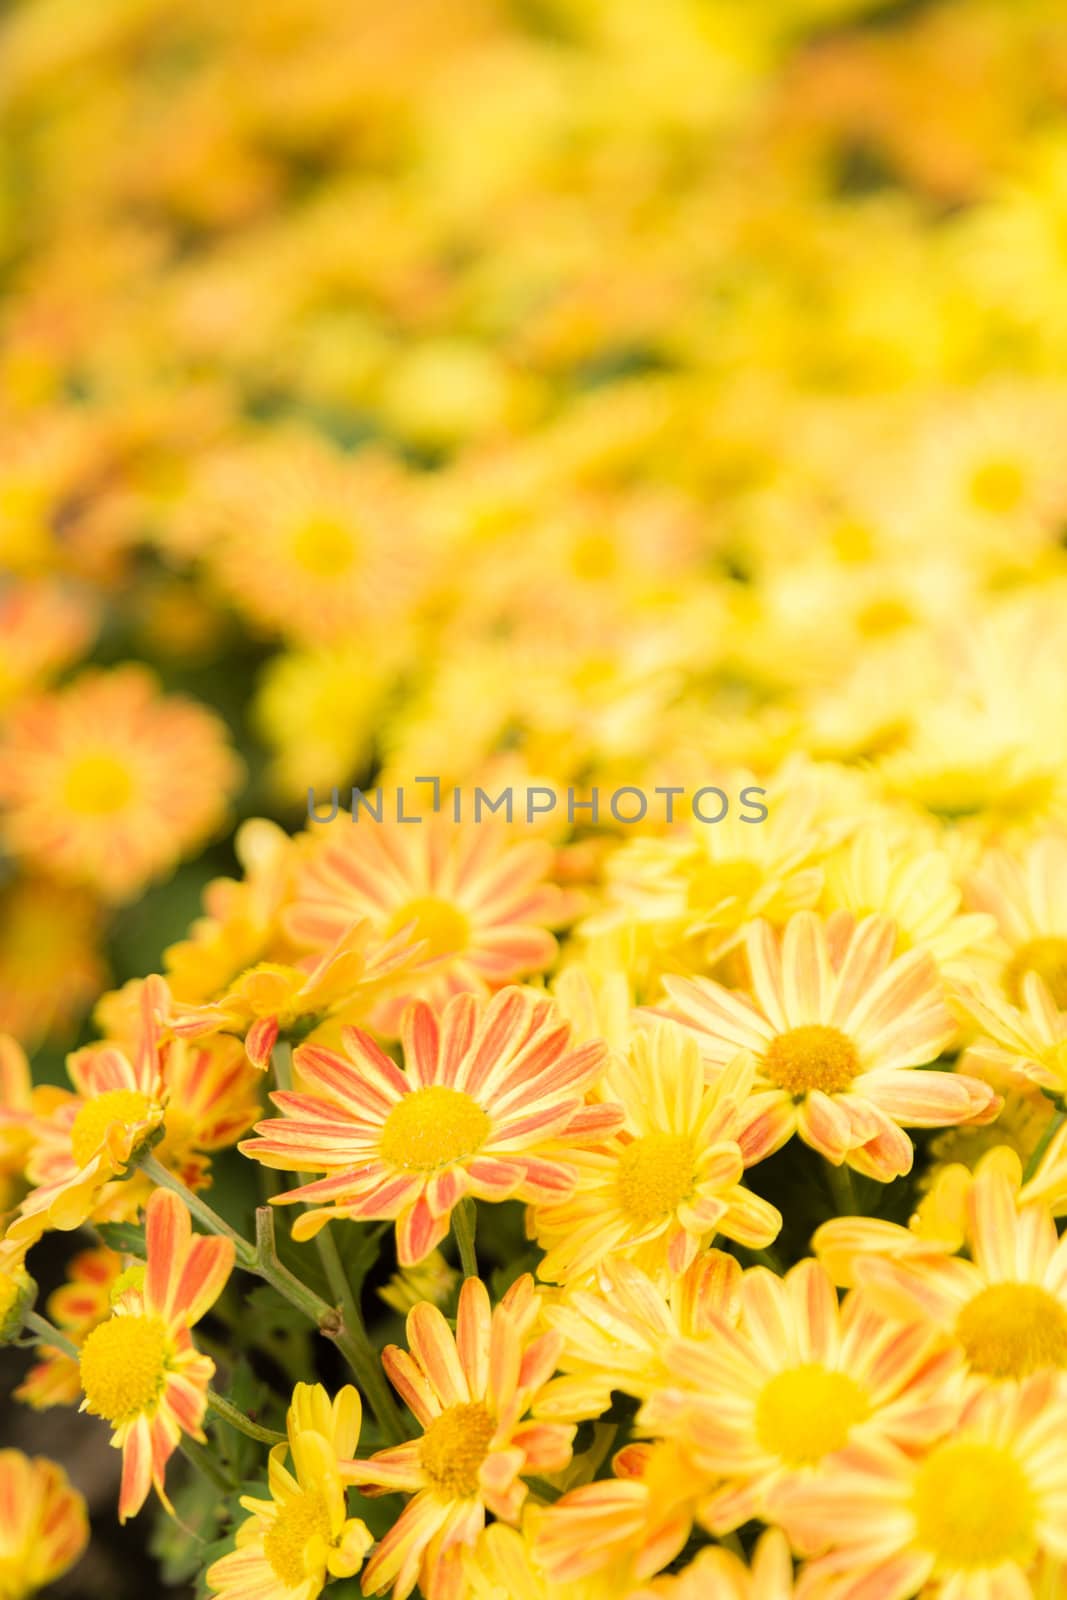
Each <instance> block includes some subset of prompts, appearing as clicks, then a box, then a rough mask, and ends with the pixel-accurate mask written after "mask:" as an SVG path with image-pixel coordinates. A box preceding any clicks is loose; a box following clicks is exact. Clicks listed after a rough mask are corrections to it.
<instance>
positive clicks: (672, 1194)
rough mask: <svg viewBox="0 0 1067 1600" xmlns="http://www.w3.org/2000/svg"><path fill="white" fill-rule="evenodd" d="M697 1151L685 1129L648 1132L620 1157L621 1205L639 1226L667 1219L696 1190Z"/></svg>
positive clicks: (631, 1219)
mask: <svg viewBox="0 0 1067 1600" xmlns="http://www.w3.org/2000/svg"><path fill="white" fill-rule="evenodd" d="M695 1159H696V1151H695V1149H694V1147H693V1141H692V1139H689V1138H687V1137H686V1135H685V1134H684V1133H646V1134H645V1135H644V1136H643V1137H642V1138H640V1139H635V1140H634V1141H633V1143H632V1144H628V1145H627V1146H626V1148H625V1150H623V1152H622V1154H621V1156H620V1157H619V1178H618V1184H619V1205H620V1207H621V1208H622V1211H623V1212H624V1214H625V1216H626V1217H627V1219H628V1220H629V1221H630V1222H634V1223H636V1224H637V1225H638V1227H642V1228H643V1227H647V1226H648V1224H649V1223H652V1222H661V1221H665V1220H666V1218H667V1217H669V1216H671V1214H672V1213H673V1212H674V1211H676V1210H677V1208H678V1207H679V1206H680V1205H681V1203H682V1201H683V1200H686V1199H688V1198H689V1196H690V1194H691V1193H692V1190H693V1178H694V1166H695Z"/></svg>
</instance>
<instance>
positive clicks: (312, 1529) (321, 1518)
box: [263, 1489, 330, 1589]
mask: <svg viewBox="0 0 1067 1600" xmlns="http://www.w3.org/2000/svg"><path fill="white" fill-rule="evenodd" d="M315 1538H321V1539H322V1540H324V1541H325V1543H327V1544H329V1542H330V1512H329V1508H328V1507H327V1505H326V1496H325V1495H324V1494H322V1493H321V1491H319V1490H316V1489H309V1490H307V1491H305V1493H303V1494H298V1495H294V1496H293V1497H292V1499H291V1500H286V1501H285V1502H284V1504H283V1505H282V1506H281V1507H280V1508H279V1511H278V1515H277V1516H276V1517H275V1519H274V1521H273V1523H272V1524H271V1526H270V1528H269V1529H268V1530H267V1532H266V1533H265V1534H264V1535H263V1554H264V1555H265V1556H266V1558H267V1560H268V1561H269V1562H270V1565H271V1567H272V1569H273V1571H274V1575H275V1577H276V1578H278V1579H279V1580H280V1581H281V1582H282V1583H284V1584H286V1585H287V1587H288V1588H290V1589H296V1588H298V1587H299V1585H300V1584H302V1583H303V1582H304V1579H305V1578H306V1577H307V1576H308V1572H307V1569H306V1567H305V1565H304V1554H305V1551H306V1550H307V1547H308V1545H309V1544H310V1542H311V1540H312V1539H315Z"/></svg>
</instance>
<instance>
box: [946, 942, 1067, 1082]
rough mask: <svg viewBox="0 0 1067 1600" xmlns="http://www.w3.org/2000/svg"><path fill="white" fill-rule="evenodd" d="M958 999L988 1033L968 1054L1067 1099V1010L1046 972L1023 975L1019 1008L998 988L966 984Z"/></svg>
mask: <svg viewBox="0 0 1067 1600" xmlns="http://www.w3.org/2000/svg"><path fill="white" fill-rule="evenodd" d="M953 997H954V999H955V1001H956V1002H957V1004H958V1005H959V1006H960V1007H961V1009H962V1010H963V1011H965V1012H966V1013H967V1015H968V1016H969V1017H971V1018H972V1019H973V1020H974V1021H975V1022H976V1023H977V1024H978V1027H979V1028H980V1029H981V1030H982V1036H981V1037H980V1038H979V1039H977V1040H976V1041H975V1043H974V1044H972V1045H971V1047H970V1050H969V1052H968V1054H969V1055H970V1056H971V1057H972V1058H973V1059H974V1060H975V1061H978V1062H982V1063H986V1064H988V1065H989V1066H990V1067H992V1068H993V1069H994V1071H997V1070H999V1071H1007V1072H1009V1073H1010V1072H1018V1073H1022V1074H1023V1075H1024V1076H1025V1077H1026V1078H1029V1079H1030V1081H1031V1082H1032V1083H1036V1084H1037V1086H1038V1087H1039V1088H1040V1089H1049V1090H1051V1091H1052V1092H1053V1094H1058V1095H1063V1094H1067V1011H1061V1010H1060V1009H1059V1007H1058V1006H1057V1005H1056V1002H1055V1000H1054V999H1053V997H1052V994H1051V992H1050V991H1049V988H1048V985H1047V984H1046V983H1045V980H1044V978H1043V977H1042V976H1041V975H1040V973H1038V972H1036V971H1033V970H1030V971H1028V972H1025V973H1023V975H1022V997H1021V999H1022V1003H1021V1005H1018V1006H1016V1005H1012V1003H1011V1001H1010V1000H1007V999H1005V997H1004V996H1003V994H1001V993H999V992H998V990H997V989H996V988H995V987H994V986H993V985H992V984H981V983H977V984H972V983H966V984H963V983H961V984H958V985H957V986H956V987H955V989H954V996H953Z"/></svg>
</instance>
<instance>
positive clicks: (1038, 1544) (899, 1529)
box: [774, 1377, 1067, 1600]
mask: <svg viewBox="0 0 1067 1600" xmlns="http://www.w3.org/2000/svg"><path fill="white" fill-rule="evenodd" d="M1065 1429H1067V1402H1065V1400H1064V1396H1063V1393H1062V1390H1060V1389H1059V1388H1058V1386H1057V1385H1056V1383H1055V1382H1054V1381H1053V1380H1051V1379H1050V1378H1048V1377H1044V1378H1032V1379H1030V1381H1029V1382H1028V1383H1026V1384H1023V1385H1021V1386H1020V1387H1019V1388H1018V1389H1014V1390H1013V1389H995V1390H987V1391H985V1392H984V1393H982V1394H979V1395H977V1396H975V1397H974V1399H973V1400H972V1401H971V1402H970V1404H969V1406H968V1408H967V1409H966V1411H965V1412H964V1414H963V1416H962V1417H961V1418H960V1419H959V1421H958V1423H957V1424H956V1425H955V1427H954V1428H953V1431H951V1432H948V1431H946V1432H945V1434H944V1436H943V1437H942V1438H941V1439H940V1440H938V1441H937V1442H936V1443H935V1444H934V1445H933V1447H932V1448H928V1449H926V1450H924V1451H918V1452H916V1451H912V1452H905V1451H903V1450H901V1449H899V1448H897V1447H896V1446H894V1445H891V1444H889V1443H888V1442H887V1441H885V1440H879V1441H873V1440H864V1441H863V1442H862V1443H860V1442H857V1443H855V1444H854V1445H850V1446H849V1448H848V1449H847V1450H844V1451H842V1453H841V1454H840V1455H839V1456H838V1457H837V1459H836V1460H835V1461H834V1463H833V1464H832V1466H831V1467H830V1468H829V1469H828V1471H827V1472H826V1474H825V1476H824V1477H822V1478H820V1479H814V1480H809V1481H807V1482H800V1481H796V1482H793V1483H791V1484H789V1485H788V1486H784V1487H783V1488H782V1490H781V1491H780V1492H779V1494H778V1495H777V1496H776V1497H775V1502H774V1516H775V1518H776V1520H777V1521H779V1522H780V1523H781V1524H782V1525H783V1526H784V1528H785V1530H786V1532H787V1533H788V1535H789V1537H790V1539H791V1540H792V1542H793V1544H794V1546H795V1547H797V1548H798V1549H801V1550H804V1551H812V1552H822V1551H827V1553H826V1554H820V1555H819V1558H818V1559H817V1560H815V1561H813V1562H812V1563H811V1565H810V1566H809V1567H808V1569H807V1571H806V1573H805V1576H804V1586H803V1593H804V1596H805V1600H852V1597H853V1596H859V1595H862V1594H871V1595H877V1596H878V1600H909V1597H910V1596H912V1595H915V1594H922V1595H923V1596H924V1597H925V1596H927V1595H929V1596H931V1597H933V1596H934V1595H936V1596H937V1600H977V1597H979V1596H981V1600H1035V1596H1036V1594H1037V1592H1038V1591H1037V1590H1036V1589H1035V1587H1034V1584H1033V1583H1032V1582H1031V1574H1032V1573H1033V1572H1034V1571H1035V1564H1036V1563H1037V1561H1038V1559H1039V1558H1042V1557H1043V1558H1047V1559H1051V1560H1053V1561H1057V1562H1062V1561H1063V1560H1064V1559H1067V1454H1065V1453H1064V1450H1063V1436H1064V1431H1065ZM827 1547H830V1548H829V1549H827Z"/></svg>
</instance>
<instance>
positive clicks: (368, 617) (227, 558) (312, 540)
mask: <svg viewBox="0 0 1067 1600" xmlns="http://www.w3.org/2000/svg"><path fill="white" fill-rule="evenodd" d="M413 510H414V504H413V498H412V495H411V493H410V491H409V489H408V486H407V483H406V482H405V478H404V473H403V469H402V468H401V467H400V466H399V465H398V464H397V463H396V462H394V461H390V460H389V459H388V458H387V457H386V456H384V455H380V454H373V453H370V452H367V451H363V452H361V453H360V455H359V457H358V458H353V457H352V456H350V455H348V454H345V453H343V452H341V451H338V450H334V449H331V448H330V446H329V445H328V444H327V443H326V442H325V441H324V440H323V439H322V438H321V437H319V436H318V435H317V434H315V433H313V432H311V431H298V430H296V429H290V430H288V431H287V432H285V431H283V432H281V433H276V434H274V435H273V436H271V437H268V438H265V439H263V440H261V441H259V440H256V441H253V442H252V443H251V444H249V445H246V446H243V447H239V448H238V449H236V450H233V451H232V452H230V453H229V454H228V455H226V456H223V457H220V458H218V459H217V460H215V461H211V462H209V464H208V469H207V471H206V473H205V474H204V482H203V485H202V487H201V488H200V489H199V492H198V493H197V494H196V495H194V496H193V497H192V498H191V500H190V503H189V506H188V507H187V508H186V510H185V511H184V513H183V515H184V517H185V520H186V521H187V523H188V524H189V525H190V526H191V527H192V526H193V524H194V521H195V523H196V525H197V528H198V537H199V539H200V541H201V543H202V545H203V553H204V556H205V558H206V560H207V562H208V566H209V570H210V572H211V575H212V577H213V578H215V580H216V581H217V582H218V584H219V585H220V587H221V588H223V589H224V590H225V592H226V594H227V595H228V596H229V597H230V598H231V599H232V601H233V603H234V604H235V605H236V606H237V607H238V608H239V609H240V610H241V612H242V613H243V614H244V615H245V616H246V617H248V618H249V619H250V620H251V621H252V622H254V623H256V624H258V625H259V626H260V627H261V628H262V627H266V628H269V629H272V630H278V631H279V632H282V633H284V634H285V635H286V636H287V637H288V638H290V639H293V640H295V641H297V642H307V643H316V644H322V643H325V642H334V641H336V640H339V639H342V638H344V637H346V636H351V635H352V634H354V633H362V632H364V631H365V630H366V629H367V627H368V626H370V627H380V626H382V625H383V623H387V622H389V621H391V622H393V623H394V625H395V624H396V623H398V622H399V621H400V619H401V618H402V617H403V615H404V613H405V611H406V608H407V607H408V605H409V604H410V602H411V600H412V598H413V597H414V596H415V595H416V594H417V593H418V592H419V590H420V589H421V587H422V583H423V581H424V580H423V576H422V573H423V568H422V564H421V563H420V562H419V561H418V560H417V559H416V555H415V550H414V548H413V546H412V535H413V532H414V529H415V523H414V519H413Z"/></svg>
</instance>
